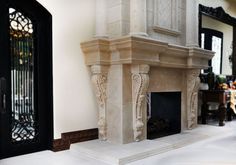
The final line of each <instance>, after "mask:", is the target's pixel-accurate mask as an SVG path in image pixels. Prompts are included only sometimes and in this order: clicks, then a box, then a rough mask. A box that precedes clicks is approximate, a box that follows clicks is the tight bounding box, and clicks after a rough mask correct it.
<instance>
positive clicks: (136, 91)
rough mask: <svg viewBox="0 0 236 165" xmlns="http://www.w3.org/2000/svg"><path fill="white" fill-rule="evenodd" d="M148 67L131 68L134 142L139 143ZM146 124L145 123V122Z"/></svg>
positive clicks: (137, 66) (142, 126)
mask: <svg viewBox="0 0 236 165" xmlns="http://www.w3.org/2000/svg"><path fill="white" fill-rule="evenodd" d="M149 69H150V67H149V65H133V66H132V101H133V133H134V140H135V141H140V140H142V139H141V137H142V135H143V129H144V116H143V112H144V109H145V101H146V92H147V89H148V86H149V75H148V72H149ZM145 122H146V121H145Z"/></svg>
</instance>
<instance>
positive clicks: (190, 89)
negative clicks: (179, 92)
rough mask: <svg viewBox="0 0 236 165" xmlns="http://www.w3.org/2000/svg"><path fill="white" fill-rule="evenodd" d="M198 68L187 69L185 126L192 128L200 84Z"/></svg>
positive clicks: (195, 115) (195, 121)
mask: <svg viewBox="0 0 236 165" xmlns="http://www.w3.org/2000/svg"><path fill="white" fill-rule="evenodd" d="M199 73H200V70H199V69H191V70H188V71H187V116H188V117H187V120H188V123H187V127H188V129H192V128H194V127H195V126H196V124H197V108H198V89H199V85H200V79H199Z"/></svg>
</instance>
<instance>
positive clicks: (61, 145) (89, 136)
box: [52, 128, 98, 152]
mask: <svg viewBox="0 0 236 165" xmlns="http://www.w3.org/2000/svg"><path fill="white" fill-rule="evenodd" d="M94 139H98V129H97V128H94V129H88V130H81V131H74V132H66V133H62V134H61V139H55V140H54V141H53V149H52V150H53V151H54V152H57V151H62V150H68V149H70V145H71V144H72V143H78V142H83V141H89V140H94Z"/></svg>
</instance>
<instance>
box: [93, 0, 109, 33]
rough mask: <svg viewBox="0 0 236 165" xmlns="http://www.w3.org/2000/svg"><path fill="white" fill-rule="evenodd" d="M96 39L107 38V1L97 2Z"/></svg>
mask: <svg viewBox="0 0 236 165" xmlns="http://www.w3.org/2000/svg"><path fill="white" fill-rule="evenodd" d="M95 26H96V32H95V37H96V38H107V37H108V35H107V0H96V24H95Z"/></svg>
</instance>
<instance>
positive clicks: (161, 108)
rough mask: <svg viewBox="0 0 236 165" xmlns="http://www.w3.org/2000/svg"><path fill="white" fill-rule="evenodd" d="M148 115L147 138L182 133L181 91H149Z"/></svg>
mask: <svg viewBox="0 0 236 165" xmlns="http://www.w3.org/2000/svg"><path fill="white" fill-rule="evenodd" d="M147 117H148V121H147V139H155V138H159V137H163V136H168V135H173V134H177V133H180V131H181V92H151V93H149V94H148V107H147Z"/></svg>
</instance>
